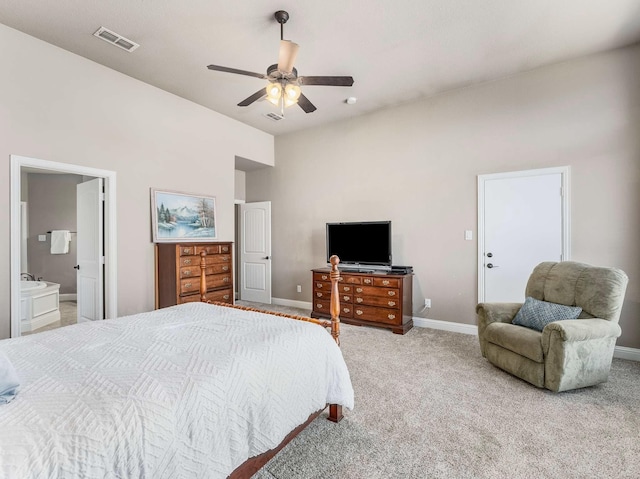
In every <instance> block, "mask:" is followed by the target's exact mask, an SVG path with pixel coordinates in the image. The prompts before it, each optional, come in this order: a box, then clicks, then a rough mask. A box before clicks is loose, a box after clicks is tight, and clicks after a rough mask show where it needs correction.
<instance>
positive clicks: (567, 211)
mask: <svg viewBox="0 0 640 479" xmlns="http://www.w3.org/2000/svg"><path fill="white" fill-rule="evenodd" d="M558 173H559V174H560V175H561V178H562V180H561V181H562V260H563V261H568V260H569V259H571V208H570V198H571V195H570V191H569V173H570V168H569V167H568V166H557V167H552V168H539V169H536V170H524V171H509V172H506V173H493V174H489V175H478V303H482V302H484V188H485V187H484V185H485V182H486V181H488V180H498V179H503V178H522V177H526V176H540V175H554V174H558Z"/></svg>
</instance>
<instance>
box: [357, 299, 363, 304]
mask: <svg viewBox="0 0 640 479" xmlns="http://www.w3.org/2000/svg"><path fill="white" fill-rule="evenodd" d="M362 301H364V300H363V299H362V298H356V302H358V303H362Z"/></svg>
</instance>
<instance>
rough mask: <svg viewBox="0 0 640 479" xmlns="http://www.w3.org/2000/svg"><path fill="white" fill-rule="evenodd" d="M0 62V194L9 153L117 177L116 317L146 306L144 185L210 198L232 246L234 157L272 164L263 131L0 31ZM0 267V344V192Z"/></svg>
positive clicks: (5, 249)
mask: <svg viewBox="0 0 640 479" xmlns="http://www.w3.org/2000/svg"><path fill="white" fill-rule="evenodd" d="M123 54H126V53H124V52H123ZM132 55H135V53H134V54H132ZM0 58H2V63H3V71H2V75H0V165H2V166H0V168H2V171H3V173H2V174H0V191H4V192H8V191H9V156H10V155H11V154H15V155H21V156H27V157H32V158H39V159H44V160H51V161H58V162H63V163H71V164H77V165H82V166H88V167H94V168H100V169H106V170H113V171H115V172H116V173H117V185H118V190H117V200H118V209H117V216H118V312H119V314H120V315H125V314H131V313H137V312H140V311H147V310H150V309H152V308H153V304H154V270H153V268H154V257H153V255H154V252H153V245H152V243H151V227H150V222H151V218H150V199H149V188H150V187H157V188H163V189H169V190H178V191H183V192H193V193H200V194H209V195H214V196H216V199H217V204H216V207H217V215H218V225H219V240H220V241H233V239H234V208H233V200H234V158H235V156H242V157H244V158H249V159H251V160H253V161H256V162H260V163H264V164H267V165H272V164H273V162H274V158H273V137H272V136H271V135H269V134H266V133H264V132H261V131H258V130H256V129H254V128H251V127H248V126H246V125H243V124H241V123H239V122H237V121H235V120H231V119H229V118H227V117H225V116H223V115H220V114H218V113H215V112H213V111H211V110H208V109H206V108H204V107H201V106H198V105H196V104H194V103H191V102H189V101H186V100H184V99H182V98H179V97H177V96H174V95H172V94H169V93H167V92H164V91H162V90H159V89H157V88H155V87H152V86H149V85H147V84H145V83H142V82H140V81H137V80H134V79H132V78H130V77H127V76H125V75H122V74H120V73H118V72H116V71H113V70H110V69H108V68H105V67H103V66H100V65H98V64H96V63H93V62H91V61H89V60H86V59H84V58H82V57H79V56H77V55H74V54H72V53H69V52H67V51H64V50H62V49H59V48H57V47H54V46H52V45H50V44H47V43H45V42H42V41H40V40H37V39H35V38H33V37H30V36H28V35H25V34H23V33H20V32H18V31H16V30H13V29H10V28H8V27H6V26H3V25H0ZM132 58H133V57H132ZM0 271H2V273H1V274H0V305H2V306H1V307H0V338H3V337H8V336H9V324H10V321H9V315H10V313H9V285H10V282H9V281H10V278H9V194H8V193H7V194H5V195H2V196H1V197H0Z"/></svg>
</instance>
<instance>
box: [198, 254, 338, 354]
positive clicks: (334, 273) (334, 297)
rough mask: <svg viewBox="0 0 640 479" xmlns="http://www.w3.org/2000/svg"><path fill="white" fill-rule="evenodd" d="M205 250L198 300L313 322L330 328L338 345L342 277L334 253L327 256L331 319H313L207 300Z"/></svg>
mask: <svg viewBox="0 0 640 479" xmlns="http://www.w3.org/2000/svg"><path fill="white" fill-rule="evenodd" d="M206 256H207V253H206V251H201V252H200V301H202V302H203V303H210V304H215V305H217V306H224V307H226V308H236V309H242V310H245V311H256V312H258V313H267V314H271V315H273V316H282V317H285V318H291V319H295V320H297V321H307V322H309V323H314V324H318V325H320V326H322V327H323V328H331V336H332V337H333V339H334V340H335V342H336V343H337V344H338V346H340V295H339V294H338V282H339V281H340V280H341V279H342V278H340V271H339V270H338V264H340V258H338V257H337V256H336V255H333V256H332V257H331V258H329V261H330V262H331V273H330V279H331V303H330V313H331V320H330V321H328V320H324V319H315V318H309V317H307V316H298V315H294V314H286V313H278V312H274V311H264V310H261V309H257V308H251V307H249V306H238V305H236V304H229V303H221V302H218V301H209V300H207V298H206V293H207V278H206V275H205V270H206V267H207V265H206V259H205V258H206Z"/></svg>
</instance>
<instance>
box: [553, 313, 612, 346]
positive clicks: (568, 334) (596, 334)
mask: <svg viewBox="0 0 640 479" xmlns="http://www.w3.org/2000/svg"><path fill="white" fill-rule="evenodd" d="M554 333H555V334H557V335H558V336H559V337H560V339H562V340H563V341H588V340H590V339H603V338H617V337H619V336H620V334H622V330H621V329H620V326H619V325H618V323H614V322H613V321H607V320H606V319H600V318H589V319H571V320H563V321H554V322H553V323H549V324H547V325H546V326H545V328H544V329H543V330H542V345H543V348H545V350H546V349H547V347H548V345H549V340H550V337H551V335H552V334H554Z"/></svg>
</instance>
